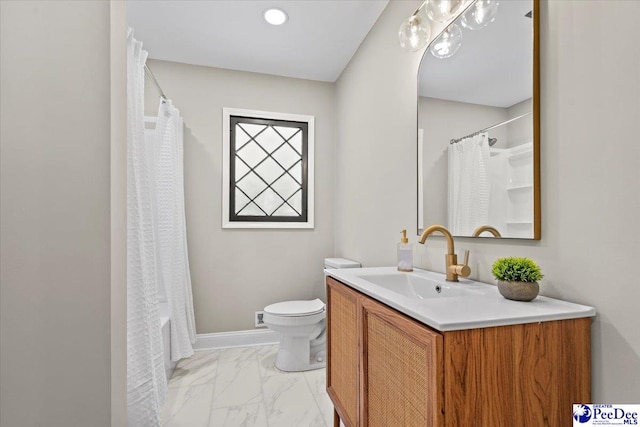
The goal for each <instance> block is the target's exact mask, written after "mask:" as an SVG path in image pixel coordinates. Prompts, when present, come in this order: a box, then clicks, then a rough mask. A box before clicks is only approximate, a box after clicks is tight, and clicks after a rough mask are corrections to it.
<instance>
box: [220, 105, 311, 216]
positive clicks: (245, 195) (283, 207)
mask: <svg viewBox="0 0 640 427" xmlns="http://www.w3.org/2000/svg"><path fill="white" fill-rule="evenodd" d="M313 136H314V118H313V117H312V116H301V115H294V114H283V113H269V112H263V111H250V110H238V109H232V108H224V109H223V150H222V151H223V153H222V155H223V172H222V174H223V183H222V197H223V202H222V209H223V211H222V227H223V228H313V226H314V224H313Z"/></svg>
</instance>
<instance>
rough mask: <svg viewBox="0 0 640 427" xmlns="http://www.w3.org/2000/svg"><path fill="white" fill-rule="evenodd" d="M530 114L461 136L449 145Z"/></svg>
mask: <svg viewBox="0 0 640 427" xmlns="http://www.w3.org/2000/svg"><path fill="white" fill-rule="evenodd" d="M530 114H531V111H529V112H528V113H524V114H522V115H520V116H517V117H514V118H512V119H509V120H505V121H504V122H501V123H498V124H496V125H493V126H489V127H488V128H485V129H482V130H479V131H477V132H473V133H471V134H469V135H466V136H463V137H462V138H458V139H452V140H451V141H450V142H449V144H455V143H456V142H460V141H462V140H463V139H465V138H470V137H472V136H476V135H478V134H480V133H482V132H486V131H488V130H491V129H494V128H497V127H498V126H502V125H506V124H507V123H511V122H512V121H514V120H518V119H521V118H523V117H525V116H528V115H530Z"/></svg>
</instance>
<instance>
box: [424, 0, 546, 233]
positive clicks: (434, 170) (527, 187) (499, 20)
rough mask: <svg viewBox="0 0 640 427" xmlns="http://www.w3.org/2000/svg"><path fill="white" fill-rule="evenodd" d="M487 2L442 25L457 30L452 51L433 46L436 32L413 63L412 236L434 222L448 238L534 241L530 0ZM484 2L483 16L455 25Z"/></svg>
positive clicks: (534, 72) (534, 74)
mask: <svg viewBox="0 0 640 427" xmlns="http://www.w3.org/2000/svg"><path fill="white" fill-rule="evenodd" d="M496 3H497V2H495V1H493V2H492V1H489V0H483V1H478V2H476V3H475V4H473V5H471V6H470V7H469V9H467V11H465V12H464V13H463V14H462V15H461V16H460V18H458V19H457V20H456V22H455V23H454V24H453V25H452V26H451V27H450V28H455V27H454V26H456V27H459V29H461V31H462V38H461V42H460V46H459V48H457V50H456V51H455V52H453V53H452V54H451V55H442V52H443V51H444V50H446V49H447V46H444V47H443V46H442V45H438V46H436V44H437V43H442V42H443V40H444V41H446V40H447V39H448V38H450V37H446V36H447V35H449V34H447V33H446V32H445V33H443V35H444V36H445V37H443V36H439V37H436V41H434V42H432V44H431V46H430V48H429V49H427V50H426V51H425V54H424V57H423V59H422V63H421V65H420V72H419V76H418V78H419V80H418V90H419V96H418V234H420V233H421V231H422V229H423V228H424V227H425V226H428V225H429V224H434V223H435V224H446V225H447V228H448V229H449V230H451V232H452V234H453V235H454V236H467V237H474V235H475V236H478V235H480V234H482V236H481V237H496V238H500V237H502V238H525V239H539V238H540V210H539V209H540V204H539V200H540V198H539V191H540V187H539V161H538V159H539V154H538V153H539V125H538V123H539V117H538V116H539V114H538V111H537V110H538V104H539V101H538V98H539V84H538V69H537V67H538V61H537V59H536V58H537V56H538V54H539V50H538V47H537V30H534V28H537V25H538V24H537V13H535V12H536V9H537V7H538V4H537V3H538V0H509V1H502V2H500V3H499V4H496ZM485 6H487V7H489V6H490V7H491V11H492V13H493V14H494V15H493V21H489V22H487V23H485V24H486V25H482V26H480V25H475V24H474V25H465V23H467V24H468V23H469V22H471V21H472V20H474V22H476V21H477V16H476V15H478V13H479V12H478V11H479V8H480V7H485ZM476 23H477V22H476ZM457 30H458V28H455V31H456V32H457ZM449 33H453V32H451V31H450V32H449ZM434 36H436V35H434ZM453 47H456V46H453ZM480 226H489V227H490V228H491V229H493V230H495V231H496V233H494V232H490V233H487V232H485V233H477V234H476V233H474V232H475V231H476V230H477V229H478V227H480ZM485 230H486V229H485Z"/></svg>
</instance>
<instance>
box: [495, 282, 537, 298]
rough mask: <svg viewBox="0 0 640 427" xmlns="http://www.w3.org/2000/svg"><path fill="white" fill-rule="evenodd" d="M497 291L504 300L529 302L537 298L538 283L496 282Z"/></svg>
mask: <svg viewBox="0 0 640 427" xmlns="http://www.w3.org/2000/svg"><path fill="white" fill-rule="evenodd" d="M498 291H500V295H502V296H503V297H505V298H506V299H510V300H514V301H531V300H533V299H534V298H535V297H537V296H538V292H540V286H538V282H508V281H504V280H498Z"/></svg>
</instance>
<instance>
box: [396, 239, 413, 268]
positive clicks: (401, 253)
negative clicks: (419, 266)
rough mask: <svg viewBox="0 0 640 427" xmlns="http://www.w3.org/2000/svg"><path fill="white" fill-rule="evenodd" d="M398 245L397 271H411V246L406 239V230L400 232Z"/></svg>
mask: <svg viewBox="0 0 640 427" xmlns="http://www.w3.org/2000/svg"><path fill="white" fill-rule="evenodd" d="M401 233H402V238H401V239H400V243H398V271H413V246H411V243H409V239H408V238H407V230H402V231H401Z"/></svg>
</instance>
